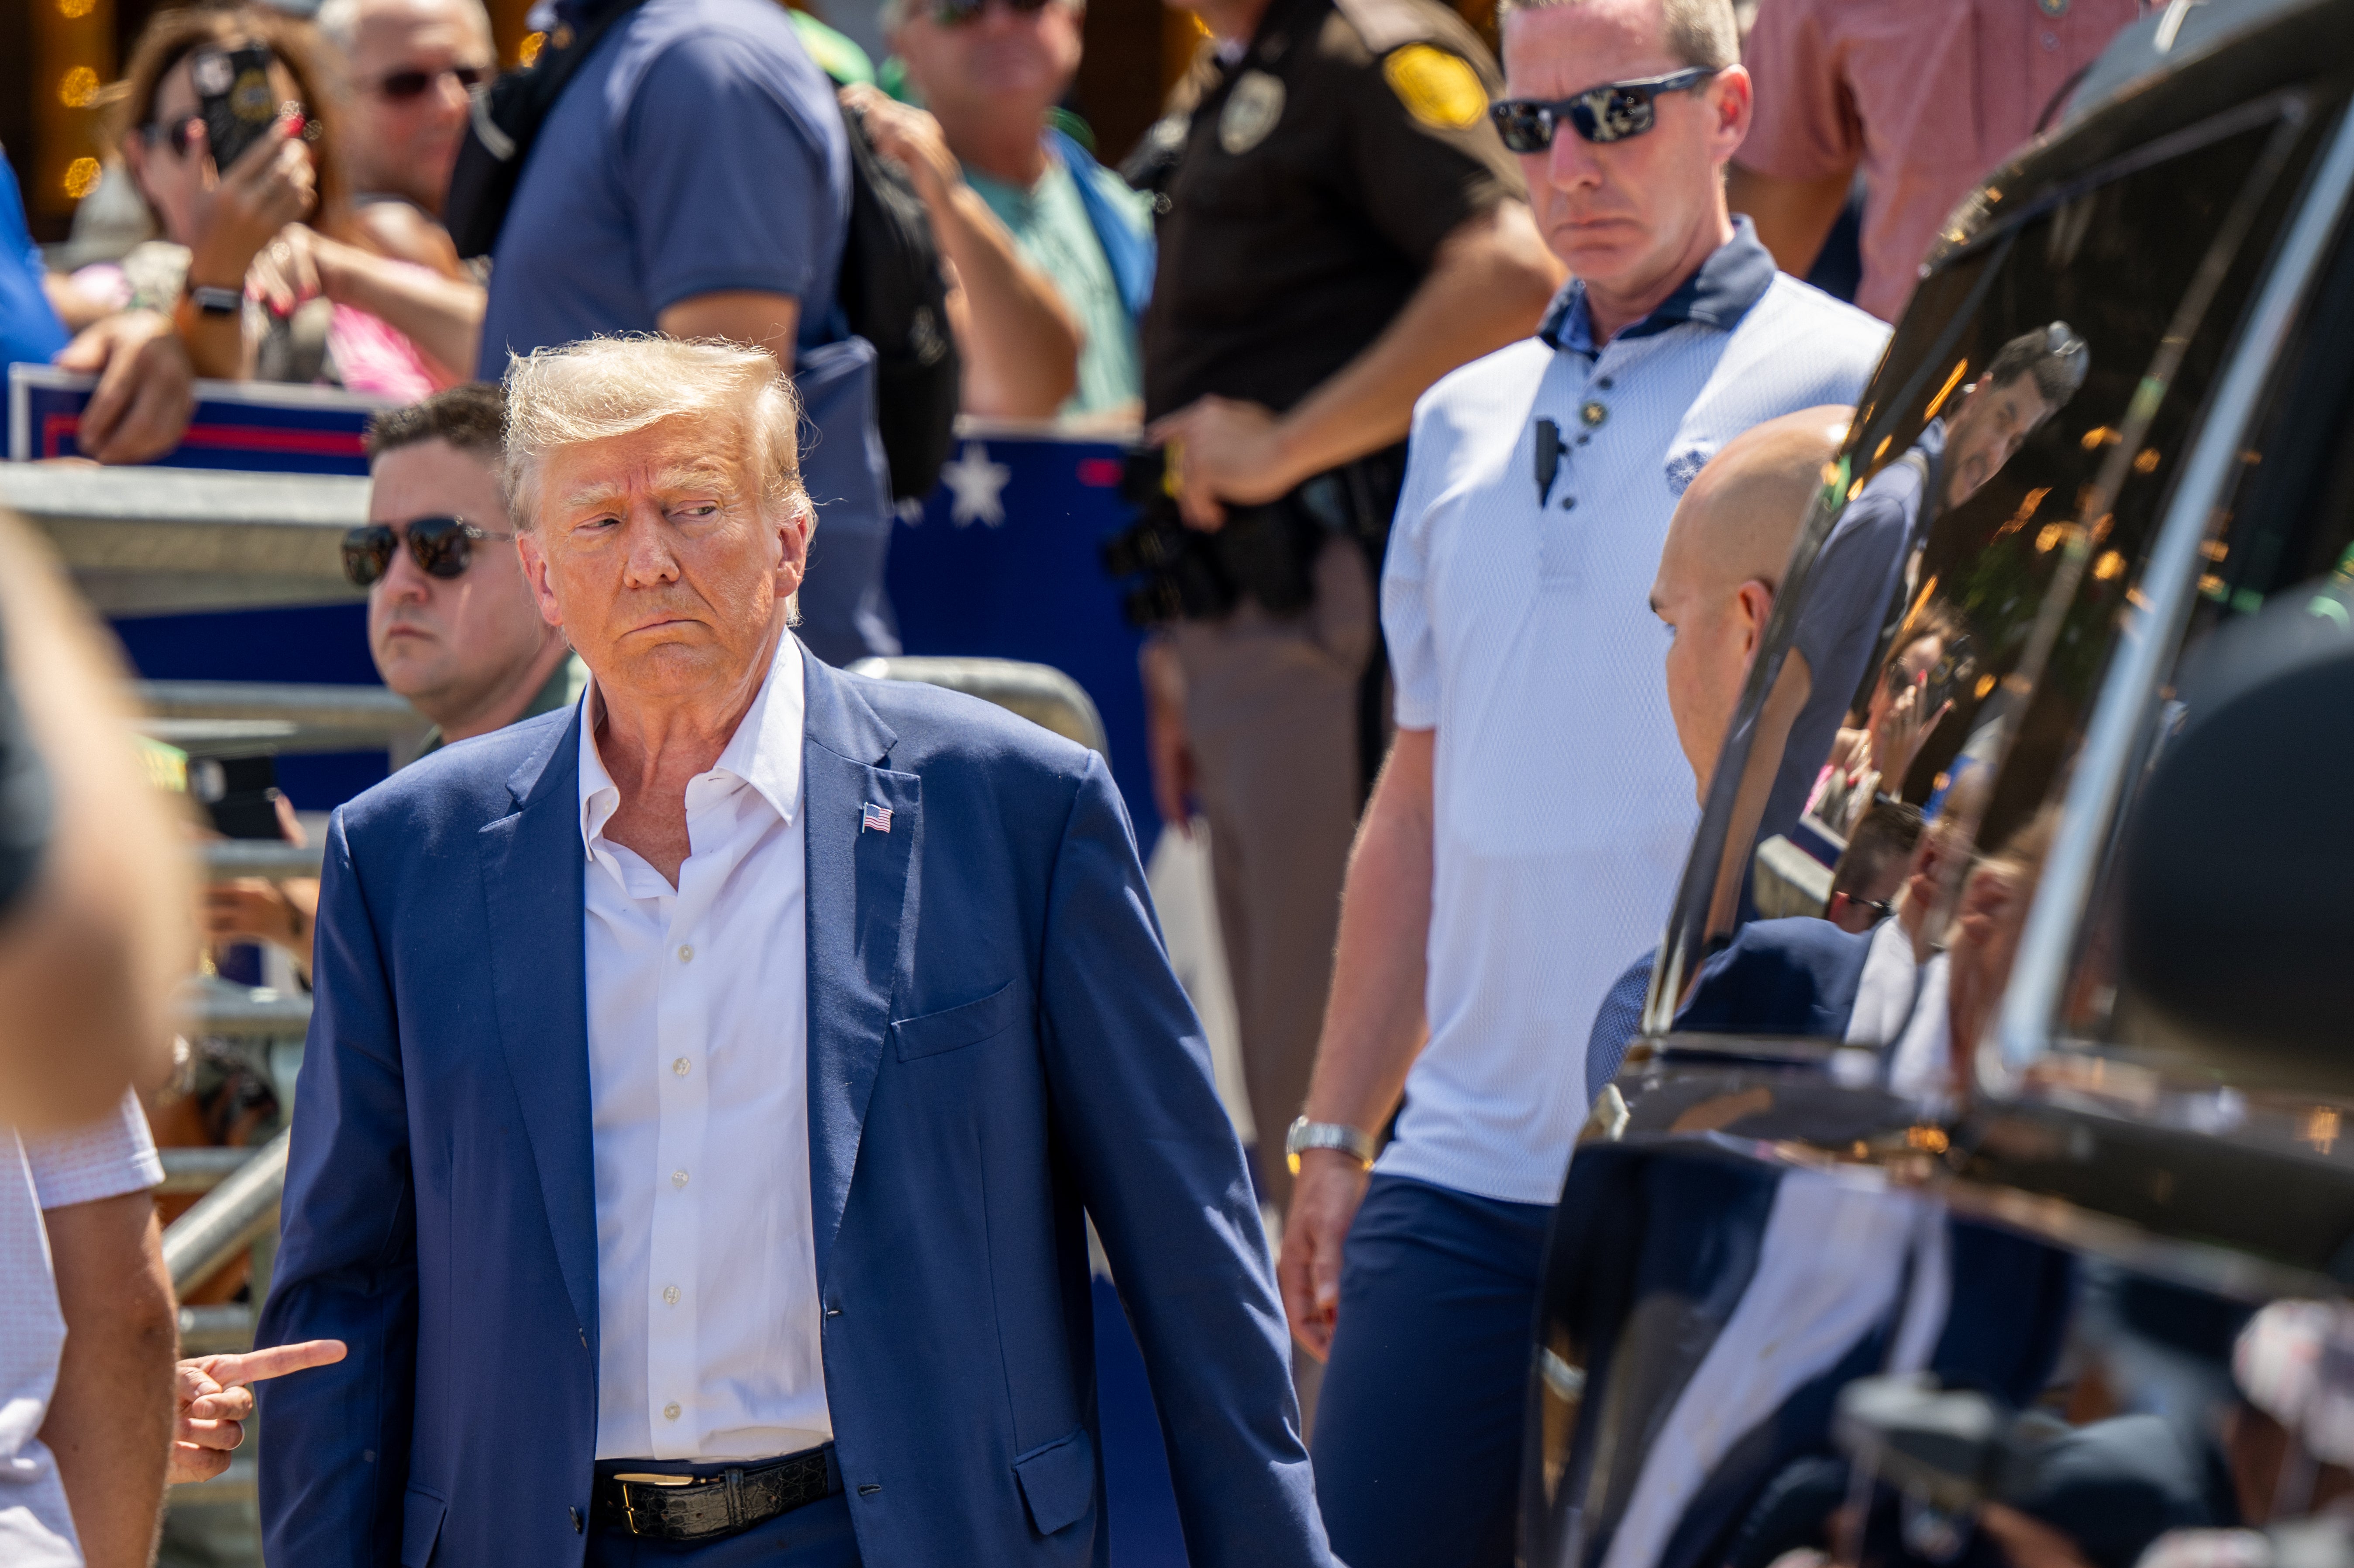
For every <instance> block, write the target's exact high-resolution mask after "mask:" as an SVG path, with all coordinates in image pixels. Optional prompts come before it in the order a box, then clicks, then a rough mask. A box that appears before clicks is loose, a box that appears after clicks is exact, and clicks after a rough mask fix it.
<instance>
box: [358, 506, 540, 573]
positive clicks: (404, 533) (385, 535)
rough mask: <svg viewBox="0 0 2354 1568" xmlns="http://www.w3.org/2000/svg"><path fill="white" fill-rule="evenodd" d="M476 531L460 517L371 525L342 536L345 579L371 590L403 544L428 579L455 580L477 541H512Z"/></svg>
mask: <svg viewBox="0 0 2354 1568" xmlns="http://www.w3.org/2000/svg"><path fill="white" fill-rule="evenodd" d="M512 538H514V535H513V534H494V533H492V532H491V531H490V530H489V529H487V528H477V527H475V526H474V525H473V524H472V523H469V522H467V521H466V520H465V519H464V518H463V517H412V518H410V519H409V520H408V522H407V523H404V524H399V525H398V526H395V525H394V524H387V523H371V524H368V525H367V526H366V527H365V528H355V529H353V530H352V531H351V532H350V533H348V534H346V535H344V576H345V577H349V578H350V579H351V580H352V586H353V587H354V588H370V587H373V586H374V585H375V584H376V581H377V580H378V579H379V578H381V577H383V576H384V574H385V573H386V572H387V570H389V569H390V568H391V566H392V553H393V551H395V550H397V549H398V548H399V547H400V546H401V545H402V543H403V542H404V541H405V542H406V543H407V544H408V558H409V559H410V560H412V561H415V562H416V563H417V568H418V570H419V571H421V572H423V573H424V574H425V575H426V576H428V577H463V576H465V575H466V568H467V567H469V566H470V565H472V562H473V558H474V543H473V542H474V541H475V540H477V539H512Z"/></svg>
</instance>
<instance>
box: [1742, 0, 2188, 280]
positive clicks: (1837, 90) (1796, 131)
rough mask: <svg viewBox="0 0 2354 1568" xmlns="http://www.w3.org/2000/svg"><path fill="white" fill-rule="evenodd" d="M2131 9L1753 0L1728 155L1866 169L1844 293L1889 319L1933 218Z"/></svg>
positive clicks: (1957, 1)
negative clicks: (1751, 92) (1749, 111)
mask: <svg viewBox="0 0 2354 1568" xmlns="http://www.w3.org/2000/svg"><path fill="white" fill-rule="evenodd" d="M2142 10H2143V6H2142V5H2141V3H2140V0H1763V4H1761V5H1759V6H1758V8H1757V25H1756V26H1755V27H1754V28H1753V29H1751V31H1750V34H1749V43H1748V47H1747V49H1746V51H1745V54H1744V64H1746V65H1747V66H1748V68H1749V74H1750V76H1751V77H1752V78H1753V79H1755V82H1756V85H1757V112H1756V120H1755V123H1754V124H1753V125H1752V126H1751V127H1750V131H1749V139H1748V140H1747V141H1745V142H1744V143H1742V144H1741V151H1740V153H1739V154H1736V157H1737V160H1738V161H1739V162H1740V163H1741V164H1743V165H1744V167H1746V168H1749V169H1751V170H1754V171H1755V172H1756V173H1758V174H1761V175H1769V176H1771V177H1774V178H1776V179H1785V180H1820V179H1824V178H1826V177H1828V176H1829V175H1837V174H1843V173H1845V172H1847V171H1848V170H1850V169H1852V168H1856V167H1858V166H1861V168H1862V170H1863V175H1864V180H1865V184H1866V185H1867V187H1868V190H1867V194H1866V196H1865V197H1864V208H1863V286H1862V287H1861V289H1860V290H1859V291H1857V293H1856V300H1855V302H1856V303H1857V304H1859V305H1861V306H1862V307H1863V308H1864V309H1865V310H1867V311H1870V312H1871V313H1872V314H1873V315H1876V316H1878V317H1880V318H1881V319H1882V320H1883V321H1890V322H1893V321H1894V320H1895V319H1896V317H1897V315H1898V314H1899V313H1901V312H1903V309H1904V302H1905V301H1906V300H1907V299H1909V298H1911V297H1912V293H1913V284H1914V280H1915V277H1916V276H1917V274H1918V272H1919V270H1920V265H1921V261H1922V260H1923V258H1925V256H1927V254H1928V252H1929V247H1930V244H1931V242H1932V241H1933V240H1935V238H1936V235H1937V227H1938V225H1939V224H1941V223H1943V222H1944V221H1945V219H1946V215H1947V214H1948V213H1950V212H1952V211H1953V209H1954V208H1955V207H1956V205H1957V204H1959V203H1960V201H1961V199H1962V198H1963V197H1964V196H1967V195H1968V194H1969V193H1970V191H1971V189H1972V188H1973V187H1975V186H1976V185H1978V182H1979V181H1980V180H1981V179H1984V178H1985V177H1986V175H1988V173H1990V172H1991V171H1992V170H1993V169H1995V168H1996V167H1997V166H1998V165H1999V164H2001V163H2002V162H2003V161H2004V160H2005V159H2007V158H2009V156H2010V155H2011V154H2013V153H2015V152H2017V151H2018V150H2019V148H2020V145H2021V144H2022V143H2025V142H2026V141H2027V140H2028V139H2029V138H2030V137H2031V136H2032V135H2034V133H2035V126H2036V122H2037V121H2038V120H2039V119H2040V118H2041V117H2042V115H2043V112H2044V111H2045V109H2046V108H2048V107H2050V106H2051V105H2052V100H2053V99H2055V98H2056V97H2057V96H2058V95H2059V94H2060V92H2061V90H2062V89H2063V88H2065V87H2066V86H2068V84H2069V82H2070V79H2072V78H2073V76H2074V75H2075V73H2076V72H2077V71H2078V70H2080V69H2083V68H2084V66H2086V65H2088V64H2090V63H2091V62H2092V60H2093V59H2094V57H2096V56H2097V55H2099V54H2100V52H2101V50H2102V49H2104V48H2106V47H2107V46H2108V43H2109V40H2110V39H2112V38H2114V37H2116V35H2117V32H2118V31H2119V29H2121V28H2123V27H2124V26H2126V24H2128V23H2130V22H2131V21H2133V20H2134V18H2135V17H2137V16H2139V15H2141V13H2142ZM2055 12H2056V13H2057V15H2054V14H2053V13H2055Z"/></svg>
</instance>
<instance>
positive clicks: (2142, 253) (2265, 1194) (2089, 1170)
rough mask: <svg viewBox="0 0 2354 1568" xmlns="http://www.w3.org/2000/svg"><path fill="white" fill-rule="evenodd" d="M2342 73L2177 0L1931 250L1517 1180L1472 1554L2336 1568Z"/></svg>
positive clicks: (2218, 9)
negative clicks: (2302, 1562)
mask: <svg viewBox="0 0 2354 1568" xmlns="http://www.w3.org/2000/svg"><path fill="white" fill-rule="evenodd" d="M2349 90H2354V0H2321V3H2312V0H2306V3H2303V4H2283V3H2279V0H2268V3H2263V4H2245V5H2232V4H2229V3H2228V0H2208V3H2207V4H2203V5H2194V4H2190V3H2189V0H2180V3H2178V4H2176V5H2171V6H2168V7H2167V8H2166V9H2165V10H2164V12H2163V13H2162V14H2159V15H2156V16H2152V17H2150V18H2149V19H2147V21H2146V22H2145V23H2143V24H2142V25H2140V26H2138V27H2137V29H2136V30H2135V31H2134V32H2132V33H2131V34H2129V35H2128V36H2127V37H2126V38H2125V39H2122V40H2120V43H2119V45H2118V46H2117V47H2116V48H2115V49H2114V50H2113V51H2112V54H2111V56H2110V57H2109V58H2105V60H2104V61H2103V63H2102V64H2101V65H2100V66H2099V67H2098V68H2096V69H2095V71H2094V74H2093V76H2092V77H2091V78H2090V79H2088V81H2087V84H2086V86H2085V88H2084V90H2083V91H2082V92H2081V93H2080V95H2079V99H2078V102H2077V104H2076V106H2075V107H2074V108H2073V110H2072V111H2071V115H2070V118H2069V119H2068V121H2067V122H2065V123H2064V124H2063V125H2062V127H2061V128H2060V129H2059V130H2058V131H2057V132H2055V133H2054V134H2053V135H2052V136H2051V137H2049V138H2047V139H2046V140H2044V141H2042V142H2041V143H2038V144H2036V145H2035V146H2033V147H2031V149H2030V150H2028V151H2027V152H2026V153H2024V154H2022V155H2021V156H2020V157H2019V158H2018V159H2017V160H2016V161H2015V162H2013V163H2012V164H2009V165H2008V166H2006V167H2004V168H2002V169H2000V170H1999V171H1997V172H1996V173H1995V174H1994V175H1992V176H1991V177H1990V178H1989V179H1988V181H1987V183H1986V184H1985V185H1983V186H1982V187H1981V188H1980V190H1979V191H1978V193H1977V194H1976V195H1975V196H1973V197H1972V198H1971V199H1970V200H1968V201H1967V202H1966V203H1965V204H1964V205H1963V206H1962V207H1961V208H1960V209H1958V210H1957V211H1956V214H1955V216H1954V217H1953V218H1952V219H1951V220H1950V221H1949V222H1948V224H1947V226H1946V230H1945V232H1944V233H1943V234H1942V236H1941V237H1940V240H1939V243H1938V247H1937V249H1936V251H1935V254H1934V255H1933V256H1932V257H1931V258H1930V260H1929V261H1928V262H1927V263H1926V264H1925V267H1924V268H1923V272H1922V280H1921V283H1920V286H1919V289H1918V291H1917V292H1916V293H1915V295H1914V300H1913V302H1912V305H1911V307H1910V308H1909V309H1908V310H1907V311H1906V313H1905V315H1904V318H1903V322H1902V323H1900V324H1899V325H1898V327H1897V330H1896V334H1895V336H1894V339H1893V342H1892V344H1891V346H1890V349H1889V352H1888V356H1887V358H1886V360H1885V361H1884V362H1883V364H1882V366H1881V369H1880V372H1879V374H1878V375H1877V376H1875V377H1874V379H1873V381H1872V385H1871V387H1869V389H1868V390H1867V392H1866V395H1865V399H1864V401H1863V403H1862V405H1861V407H1860V408H1859V409H1858V412H1857V417H1856V419H1855V422H1854V425H1853V428H1852V429H1851V431H1850V438H1849V440H1848V443H1847V446H1846V448H1845V450H1844V452H1843V455H1842V456H1841V457H1840V460H1839V461H1838V462H1837V463H1836V464H1835V465H1834V466H1833V468H1832V469H1831V470H1829V471H1827V472H1826V473H1825V476H1824V485H1823V490H1822V493H1821V494H1820V497H1819V500H1818V502H1817V503H1816V504H1815V506H1814V508H1813V511H1812V513H1811V514H1810V515H1809V517H1808V521H1807V524H1806V525H1805V528H1804V530H1803V531H1802V534H1801V535H1800V541H1799V544H1798V546H1797V551H1796V553H1795V555H1794V556H1793V558H1792V562H1791V568H1790V571H1789V573H1788V574H1787V577H1786V580H1785V585H1784V590H1783V592H1782V594H1781V596H1780V599H1779V600H1778V602H1777V604H1776V609H1775V611H1774V620H1773V623H1772V624H1771V625H1770V626H1769V628H1768V631H1767V636H1766V640H1765V644H1764V647H1763V649H1762V650H1761V652H1760V654H1759V657H1758V659H1757V662H1756V663H1755V667H1754V668H1753V670H1752V672H1751V674H1750V679H1749V684H1748V688H1747V690H1746V692H1745V694H1744V702H1743V705H1742V708H1741V710H1740V713H1739V715H1737V717H1736V719H1735V722H1734V726H1733V731H1732V736H1731V738H1730V739H1729V740H1728V742H1727V745H1726V749H1725V753H1724V755H1723V758H1722V760H1721V762H1720V765H1719V767H1718V768H1717V770H1716V773H1715V776H1714V781H1713V784H1712V792H1711V795H1710V798H1709V800H1708V801H1707V806H1706V810H1705V812H1704V814H1703V818H1702V825H1701V828H1700V830H1699V832H1698V835H1697V838H1696V840H1695V842H1694V845H1693V850H1692V853H1691V860H1690V863H1689V865H1688V868H1687V870H1686V873H1685V875H1684V880H1683V885H1682V887H1681V890H1680V893H1679V896H1678V901H1677V905H1676V909H1675V913H1674V915H1673V916H1672V917H1671V920H1670V927H1669V929H1668V931H1667V934H1666V937H1665V938H1664V940H1663V943H1662V945H1661V947H1660V948H1659V954H1658V957H1657V959H1656V961H1655V964H1654V972H1653V976H1652V982H1651V991H1650V996H1649V1001H1648V1003H1647V1005H1646V1009H1645V1012H1644V1018H1643V1022H1642V1026H1641V1029H1640V1031H1639V1033H1638V1037H1637V1039H1636V1040H1635V1042H1634V1043H1633V1045H1632V1047H1631V1049H1630V1051H1629V1052H1628V1057H1627V1061H1626V1065H1625V1066H1624V1067H1623V1068H1622V1070H1621V1072H1620V1074H1619V1075H1618V1077H1617V1081H1616V1082H1615V1083H1614V1084H1613V1085H1612V1086H1610V1087H1608V1088H1606V1090H1605V1091H1604V1092H1603V1094H1602V1096H1601V1097H1600V1099H1599V1100H1597V1101H1596V1105H1595V1107H1594V1112H1593V1115H1592V1117H1591V1118H1589V1121H1588V1123H1587V1127H1586V1129H1585V1133H1584V1135H1583V1136H1582V1137H1581V1139H1580V1141H1579V1145H1578V1149H1577V1150H1576V1154H1575V1159H1574V1160H1572V1162H1571V1168H1570V1172H1569V1176H1568V1179H1567V1181H1566V1183H1565V1185H1564V1192H1563V1197H1562V1202H1561V1206H1560V1209H1559V1211H1558V1213H1557V1215H1556V1217H1555V1221H1554V1229H1553V1244H1552V1250H1551V1253H1550V1255H1549V1260H1548V1264H1547V1273H1546V1281H1545V1286H1544V1289H1543V1303H1542V1306H1541V1308H1540V1312H1539V1319H1538V1323H1537V1327H1536V1343H1535V1345H1534V1347H1533V1350H1534V1354H1533V1365H1532V1376H1531V1380H1530V1395H1529V1437H1528V1444H1527V1447H1526V1465H1527V1470H1526V1475H1525V1478H1524V1488H1523V1502H1524V1518H1523V1526H1522V1556H1523V1559H1524V1560H1525V1561H1527V1562H1529V1563H1533V1564H1542V1565H1543V1568H1768V1565H1769V1564H1774V1563H1785V1564H1787V1565H1795V1564H1797V1563H1809V1562H1819V1561H1834V1562H1837V1563H1841V1564H1843V1565H1844V1564H1856V1563H1872V1564H1879V1563H1906V1562H1912V1561H1914V1560H1918V1561H1919V1562H1921V1563H1936V1564H1946V1563H1957V1562H1960V1561H1962V1560H1963V1559H1968V1560H1970V1562H1971V1563H1973V1564H1980V1563H1983V1564H1988V1565H1991V1564H1996V1563H2003V1562H2006V1561H2007V1562H2009V1563H2011V1564H2013V1565H2014V1568H2134V1565H2135V1564H2136V1563H2138V1562H2144V1561H2148V1562H2151V1563H2160V1562H2163V1563H2167V1564H2169V1565H2173V1564H2180V1563H2190V1562H2192V1561H2194V1560H2195V1561H2198V1562H2222V1561H2226V1560H2228V1561H2230V1562H2232V1563H2257V1562H2271V1561H2274V1560H2278V1561H2281V1562H2284V1563H2285V1562H2286V1561H2288V1560H2290V1559H2292V1558H2295V1557H2296V1556H2297V1555H2298V1554H2299V1553H2300V1552H2303V1553H2304V1554H2306V1555H2308V1556H2314V1557H2315V1559H2316V1561H2321V1560H2324V1559H2327V1561H2329V1562H2332V1563H2343V1562H2349V1561H2354V1553H2349V1552H2348V1550H2347V1548H2346V1543H2345V1542H2344V1541H2343V1539H2342V1538H2340V1537H2339V1536H2338V1534H2336V1533H2334V1527H2330V1526H2327V1525H2326V1524H2325V1525H2319V1526H2316V1525H2311V1524H2307V1523H2298V1522H2296V1521H2298V1520H2307V1519H2309V1518H2310V1517H2314V1516H2318V1517H2320V1518H2322V1519H2324V1520H2327V1519H2328V1518H2330V1517H2332V1516H2331V1515H2330V1514H2329V1513H2328V1512H2327V1509H2326V1506H2325V1505H2327V1503H2328V1502H2329V1501H2330V1499H2333V1498H2335V1497H2337V1496H2338V1495H2340V1494H2348V1495H2354V1309H2349V1308H2347V1307H2345V1306H2344V1305H2342V1304H2341V1298H2343V1297H2344V1296H2345V1295H2346V1294H2347V1292H2348V1289H2349V1287H2354V1119H2349V1118H2354V221H2349V214H2354V199H2349V198H2354V113H2349ZM1964 111H1966V109H1965V110H1964ZM1866 500H1870V501H1871V502H1872V505H1869V506H1864V505H1860V504H1859V503H1861V502H1863V501H1866ZM1867 518H1868V519H1870V520H1871V521H1870V523H1869V524H1867V523H1866V522H1865V519H1867ZM1823 616H1837V617H1845V618H1848V619H1849V620H1850V622H1852V623H1854V624H1858V625H1861V626H1866V627H1869V628H1870V629H1871V630H1872V638H1870V639H1866V641H1869V642H1871V644H1872V648H1873V650H1874V651H1873V652H1872V655H1871V661H1870V662H1869V663H1866V664H1862V665H1861V666H1860V667H1859V668H1858V669H1856V670H1853V671H1849V672H1844V673H1838V674H1837V678H1838V679H1840V681H1841V683H1842V689H1844V684H1843V683H1844V682H1845V681H1848V680H1853V681H1855V682H1856V685H1855V688H1854V700H1853V704H1852V705H1851V708H1850V714H1849V717H1848V719H1847V721H1846V725H1845V726H1844V727H1843V728H1842V729H1841V730H1840V735H1839V737H1838V739H1837V741H1836V742H1835V743H1834V744H1833V745H1832V747H1830V750H1829V755H1827V756H1826V755H1821V754H1820V748H1819V741H1818V742H1817V743H1816V745H1815V747H1813V749H1814V750H1815V751H1816V753H1817V754H1815V755H1804V756H1801V755H1797V751H1798V749H1799V745H1800V744H1801V743H1794V742H1793V740H1792V737H1791V736H1789V734H1788V733H1787V724H1785V725H1784V726H1782V727H1781V728H1780V729H1779V730H1777V728H1776V721H1775V719H1774V716H1773V715H1775V714H1776V713H1787V712H1788V711H1791V708H1792V706H1793V705H1791V704H1790V703H1788V702H1787V701H1781V702H1776V700H1774V699H1775V696H1776V688H1777V685H1778V684H1779V683H1783V682H1785V681H1787V679H1789V678H1790V676H1789V670H1790V663H1791V662H1790V661H1789V660H1788V659H1787V650H1788V649H1789V648H1790V646H1791V642H1792V631H1793V628H1794V627H1795V626H1796V624H1797V622H1799V621H1800V620H1804V619H1806V618H1808V617H1823ZM1777 803H1778V804H1777ZM1777 812H1778V813H1779V814H1778V815H1777V814H1776V813H1777ZM2238 1527H2248V1528H2250V1529H2252V1530H2254V1531H2259V1532H2260V1533H2253V1534H2240V1535H2225V1534H2221V1533H2216V1532H2220V1531H2228V1530H2232V1529H2234V1528H2238ZM2173 1531H2181V1532H2188V1533H2182V1534H2169V1533H2168V1532H2173ZM2262 1531H2270V1533H2269V1534H2265V1533H2261V1532H2262ZM2299 1531H2306V1534H2303V1535H2300V1534H2299V1533H2298V1532H2299ZM2313 1531H2319V1535H2318V1536H2316V1535H2314V1534H2313V1533H2312V1532H2313ZM2317 1541H2318V1542H2319V1544H2316V1542H2317ZM2152 1553H2155V1555H2154V1556H2152V1555H2150V1554H2152Z"/></svg>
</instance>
